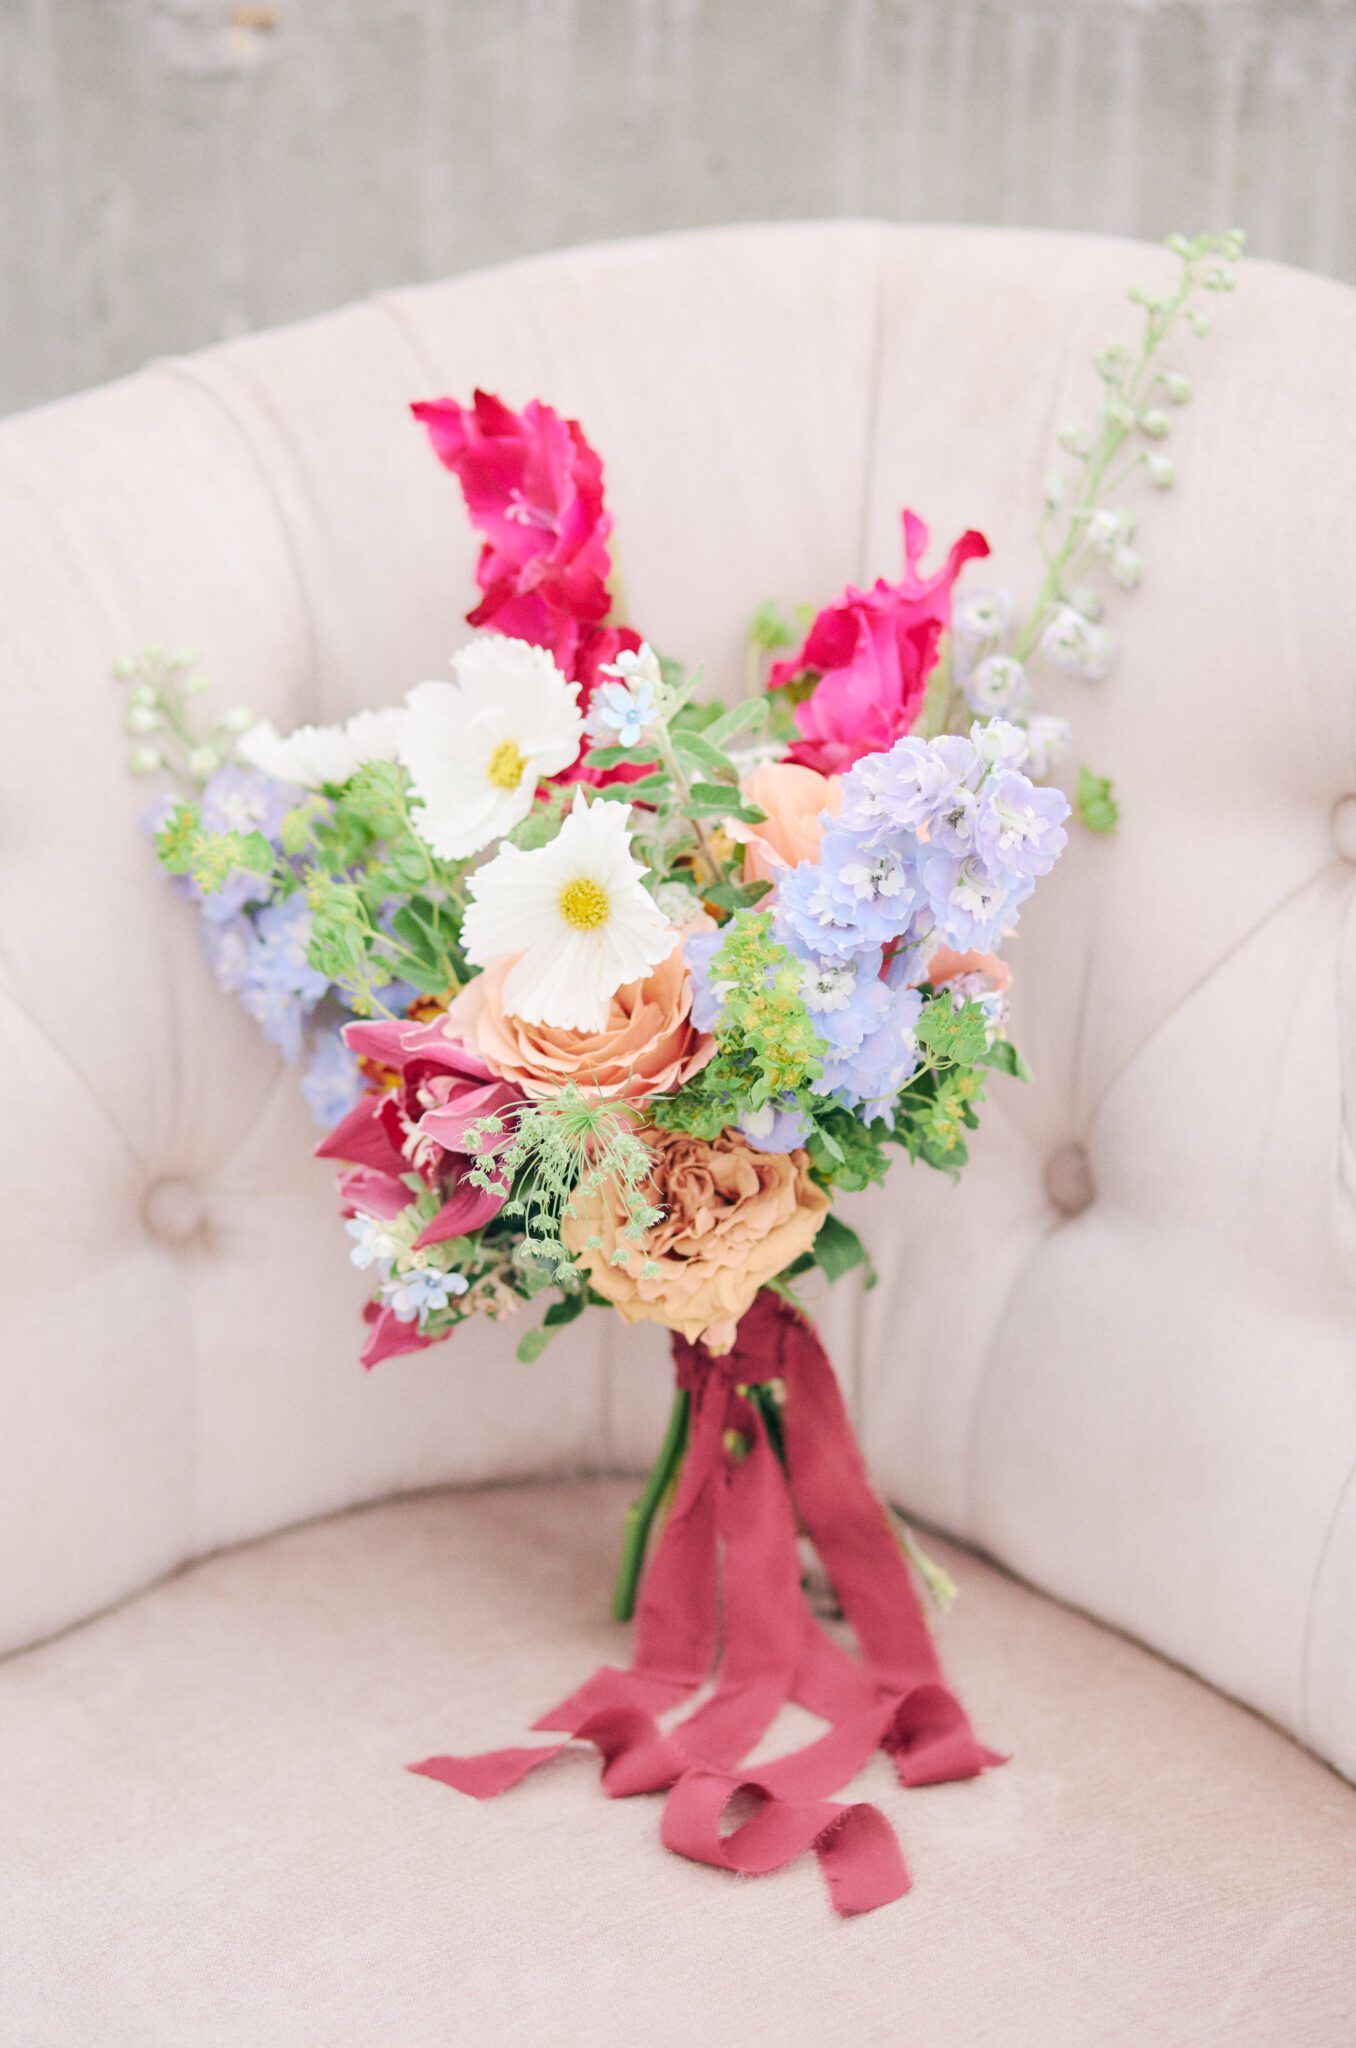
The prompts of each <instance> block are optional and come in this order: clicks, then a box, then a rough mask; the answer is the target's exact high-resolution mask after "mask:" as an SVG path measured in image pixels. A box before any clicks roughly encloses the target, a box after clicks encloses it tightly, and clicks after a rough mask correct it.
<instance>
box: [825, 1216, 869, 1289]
mask: <svg viewBox="0 0 1356 2048" xmlns="http://www.w3.org/2000/svg"><path fill="white" fill-rule="evenodd" d="M811 1251H812V1253H813V1255H814V1261H815V1264H816V1265H817V1266H820V1267H822V1269H823V1271H824V1272H825V1273H826V1274H827V1275H828V1277H829V1279H830V1280H841V1278H842V1276H843V1275H844V1273H850V1272H851V1271H852V1269H853V1267H854V1266H865V1268H866V1276H865V1277H866V1285H867V1286H868V1287H874V1286H875V1284H876V1269H875V1267H874V1266H873V1265H872V1263H871V1254H870V1253H869V1252H868V1251H867V1249H866V1246H865V1245H864V1244H863V1243H862V1241H861V1239H860V1237H858V1235H857V1233H856V1231H855V1230H854V1229H853V1228H852V1226H851V1224H848V1223H844V1222H842V1221H841V1219H840V1218H839V1217H837V1216H835V1215H833V1214H832V1212H830V1214H829V1215H827V1216H826V1217H825V1218H824V1221H823V1222H822V1223H821V1224H820V1226H819V1232H818V1235H817V1236H816V1238H815V1241H814V1244H813V1245H812V1246H811Z"/></svg>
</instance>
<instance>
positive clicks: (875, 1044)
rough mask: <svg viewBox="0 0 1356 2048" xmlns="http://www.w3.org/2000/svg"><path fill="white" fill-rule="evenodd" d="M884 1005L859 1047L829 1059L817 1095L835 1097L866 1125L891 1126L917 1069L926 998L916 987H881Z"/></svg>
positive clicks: (876, 1008)
mask: <svg viewBox="0 0 1356 2048" xmlns="http://www.w3.org/2000/svg"><path fill="white" fill-rule="evenodd" d="M876 987H877V989H878V990H879V991H880V994H881V997H882V998H883V1000H882V1001H881V1002H879V1003H878V1004H874V1005H873V1025H872V1029H871V1030H870V1031H868V1033H867V1034H866V1036H865V1037H864V1038H863V1039H862V1041H861V1043H860V1044H859V1045H857V1046H855V1047H853V1048H852V1049H851V1050H848V1051H844V1052H842V1053H839V1054H838V1055H837V1056H836V1057H834V1058H831V1059H829V1060H826V1061H825V1063H824V1073H823V1076H822V1078H821V1079H820V1080H819V1081H818V1082H817V1083H816V1089H817V1092H819V1093H822V1094H825V1095H833V1096H835V1097H836V1098H837V1099H838V1100H839V1101H840V1102H842V1103H843V1104H844V1105H845V1107H846V1108H848V1109H855V1110H857V1111H859V1113H860V1114H861V1115H862V1116H863V1117H865V1119H866V1121H867V1122H868V1123H879V1122H882V1121H884V1122H888V1121H889V1120H890V1117H891V1114H892V1108H893V1104H894V1100H895V1097H896V1096H897V1095H898V1094H899V1091H900V1089H901V1088H902V1087H903V1086H904V1084H905V1082H906V1081H907V1080H908V1079H909V1076H910V1075H911V1074H912V1073H913V1071H914V1069H915V1067H916V1066H917V1065H918V1041H917V1038H916V1036H915V1032H916V1030H917V1025H918V1019H919V1017H920V1016H921V1014H922V1009H923V998H922V995H921V994H920V992H919V991H918V990H917V989H916V988H891V987H890V986H889V984H888V983H886V982H877V984H876Z"/></svg>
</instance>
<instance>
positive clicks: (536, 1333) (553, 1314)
mask: <svg viewBox="0 0 1356 2048" xmlns="http://www.w3.org/2000/svg"><path fill="white" fill-rule="evenodd" d="M597 1298H598V1297H596V1296H594V1295H592V1294H591V1292H590V1290H589V1289H587V1288H583V1287H581V1288H579V1289H578V1290H577V1292H575V1293H573V1294H562V1295H561V1297H560V1299H559V1301H553V1302H552V1303H551V1305H550V1307H549V1308H548V1309H547V1311H546V1314H545V1315H544V1316H543V1317H542V1319H541V1322H540V1323H539V1324H538V1325H537V1327H536V1329H535V1330H528V1331H526V1332H525V1333H524V1335H523V1336H521V1337H520V1338H519V1339H518V1348H517V1353H516V1356H517V1358H518V1360H519V1362H520V1364H522V1365H531V1364H533V1363H534V1361H535V1360H536V1359H538V1358H540V1357H541V1355H542V1352H543V1351H545V1349H546V1347H547V1345H548V1344H549V1343H550V1341H551V1339H552V1337H554V1336H555V1334H556V1331H557V1330H560V1329H563V1328H564V1326H565V1325H566V1323H572V1322H574V1321H575V1319H576V1317H578V1316H582V1315H583V1313H584V1310H585V1309H586V1308H587V1307H588V1304H589V1302H590V1300H596V1299H597Z"/></svg>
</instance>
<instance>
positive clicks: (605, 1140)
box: [467, 1082, 661, 1289]
mask: <svg viewBox="0 0 1356 2048" xmlns="http://www.w3.org/2000/svg"><path fill="white" fill-rule="evenodd" d="M637 1121H638V1112H637V1111H635V1110H634V1109H633V1108H632V1107H631V1105H630V1104H629V1103H609V1102H595V1101H591V1100H590V1099H589V1098H588V1097H587V1096H585V1095H584V1094H583V1093H582V1091H581V1090H580V1089H579V1088H578V1087H577V1086H576V1085H575V1083H573V1082H571V1083H570V1084H569V1085H568V1086H567V1087H565V1088H562V1089H561V1091H560V1093H559V1094H558V1095H552V1096H548V1097H547V1099H546V1100H545V1101H544V1102H522V1103H520V1104H519V1105H518V1106H517V1107H516V1108H512V1109H507V1110H505V1111H503V1112H502V1113H501V1114H498V1115H494V1116H485V1117H481V1118H480V1119H479V1120H478V1121H477V1122H476V1123H474V1124H472V1125H471V1126H470V1129H469V1131H468V1133H467V1139H468V1144H469V1146H470V1148H471V1150H472V1152H473V1153H474V1155H475V1164H474V1165H473V1166H472V1168H471V1172H470V1179H471V1182H472V1185H473V1186H475V1187H478V1188H481V1189H483V1190H485V1192H487V1193H501V1192H503V1191H504V1190H505V1189H508V1190H509V1195H508V1200H507V1201H506V1202H505V1204H504V1208H503V1212H502V1213H503V1215H504V1216H505V1217H507V1218H511V1219H513V1220H515V1221H517V1222H519V1223H520V1224H521V1226H522V1230H523V1241H522V1246H521V1252H520V1256H521V1258H523V1259H524V1260H527V1261H530V1262H532V1263H534V1264H535V1265H537V1266H538V1267H539V1268H540V1269H541V1270H542V1271H543V1272H545V1273H546V1274H548V1275H549V1277H550V1278H551V1279H552V1280H554V1281H555V1282H556V1284H557V1285H558V1286H560V1287H563V1288H569V1289H576V1288H578V1287H579V1285H580V1274H579V1271H578V1268H577V1267H576V1266H575V1264H574V1261H573V1259H572V1258H571V1257H570V1254H569V1253H568V1251H567V1250H566V1249H565V1246H564V1244H563V1242H562V1240H561V1234H560V1233H561V1226H562V1223H563V1222H564V1219H565V1217H566V1216H573V1215H576V1214H577V1213H578V1205H579V1203H580V1201H581V1200H585V1199H587V1197H588V1196H590V1195H591V1194H593V1193H595V1192H597V1191H598V1190H600V1189H602V1188H605V1187H608V1186H610V1187H611V1188H612V1190H613V1191H614V1192H615V1193H616V1194H617V1195H618V1196H619V1197H620V1201H621V1207H622V1210H623V1213H624V1216H625V1221H624V1223H623V1224H622V1228H621V1235H622V1236H623V1237H624V1238H627V1239H628V1240H630V1241H631V1243H633V1244H635V1243H639V1242H640V1240H641V1239H642V1238H644V1236H645V1234H646V1232H647V1231H649V1230H652V1229H653V1227H654V1225H655V1224H656V1223H657V1222H658V1221H659V1219H660V1215H661V1211H660V1210H658V1209H657V1208H656V1207H655V1205H654V1202H653V1200H652V1199H651V1192H652V1191H651V1185H650V1176H651V1159H650V1154H649V1152H648V1151H647V1150H646V1148H645V1146H644V1144H643V1143H642V1141H641V1139H640V1138H639V1137H638V1136H637V1134H636V1123H637ZM614 1257H616V1258H618V1259H624V1257H625V1252H624V1251H622V1252H619V1253H617V1254H614Z"/></svg>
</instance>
